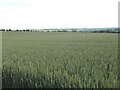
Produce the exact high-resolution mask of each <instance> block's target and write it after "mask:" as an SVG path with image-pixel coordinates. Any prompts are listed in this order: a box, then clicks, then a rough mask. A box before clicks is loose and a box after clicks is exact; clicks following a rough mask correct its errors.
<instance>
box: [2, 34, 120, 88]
mask: <svg viewBox="0 0 120 90" xmlns="http://www.w3.org/2000/svg"><path fill="white" fill-rule="evenodd" d="M2 43H3V52H2V53H3V57H2V58H3V76H2V77H3V78H2V79H3V82H2V83H3V88H6V87H11V88H117V87H119V82H118V79H117V78H118V35H117V34H110V33H80V32H3V42H2Z"/></svg>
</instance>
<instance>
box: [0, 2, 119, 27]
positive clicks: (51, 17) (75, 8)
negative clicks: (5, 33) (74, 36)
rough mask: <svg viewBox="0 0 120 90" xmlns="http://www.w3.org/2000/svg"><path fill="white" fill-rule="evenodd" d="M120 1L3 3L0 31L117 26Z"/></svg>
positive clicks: (0, 5) (0, 15) (1, 5)
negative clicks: (1, 29)
mask: <svg viewBox="0 0 120 90" xmlns="http://www.w3.org/2000/svg"><path fill="white" fill-rule="evenodd" d="M118 1H119V0H0V28H5V29H9V28H11V29H28V28H29V29H33V28H35V29H37V28H94V27H98V28H99V27H117V26H118Z"/></svg>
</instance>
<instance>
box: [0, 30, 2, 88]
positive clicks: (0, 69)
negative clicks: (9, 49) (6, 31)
mask: <svg viewBox="0 0 120 90" xmlns="http://www.w3.org/2000/svg"><path fill="white" fill-rule="evenodd" d="M0 78H1V79H0V90H1V89H2V32H0Z"/></svg>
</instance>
